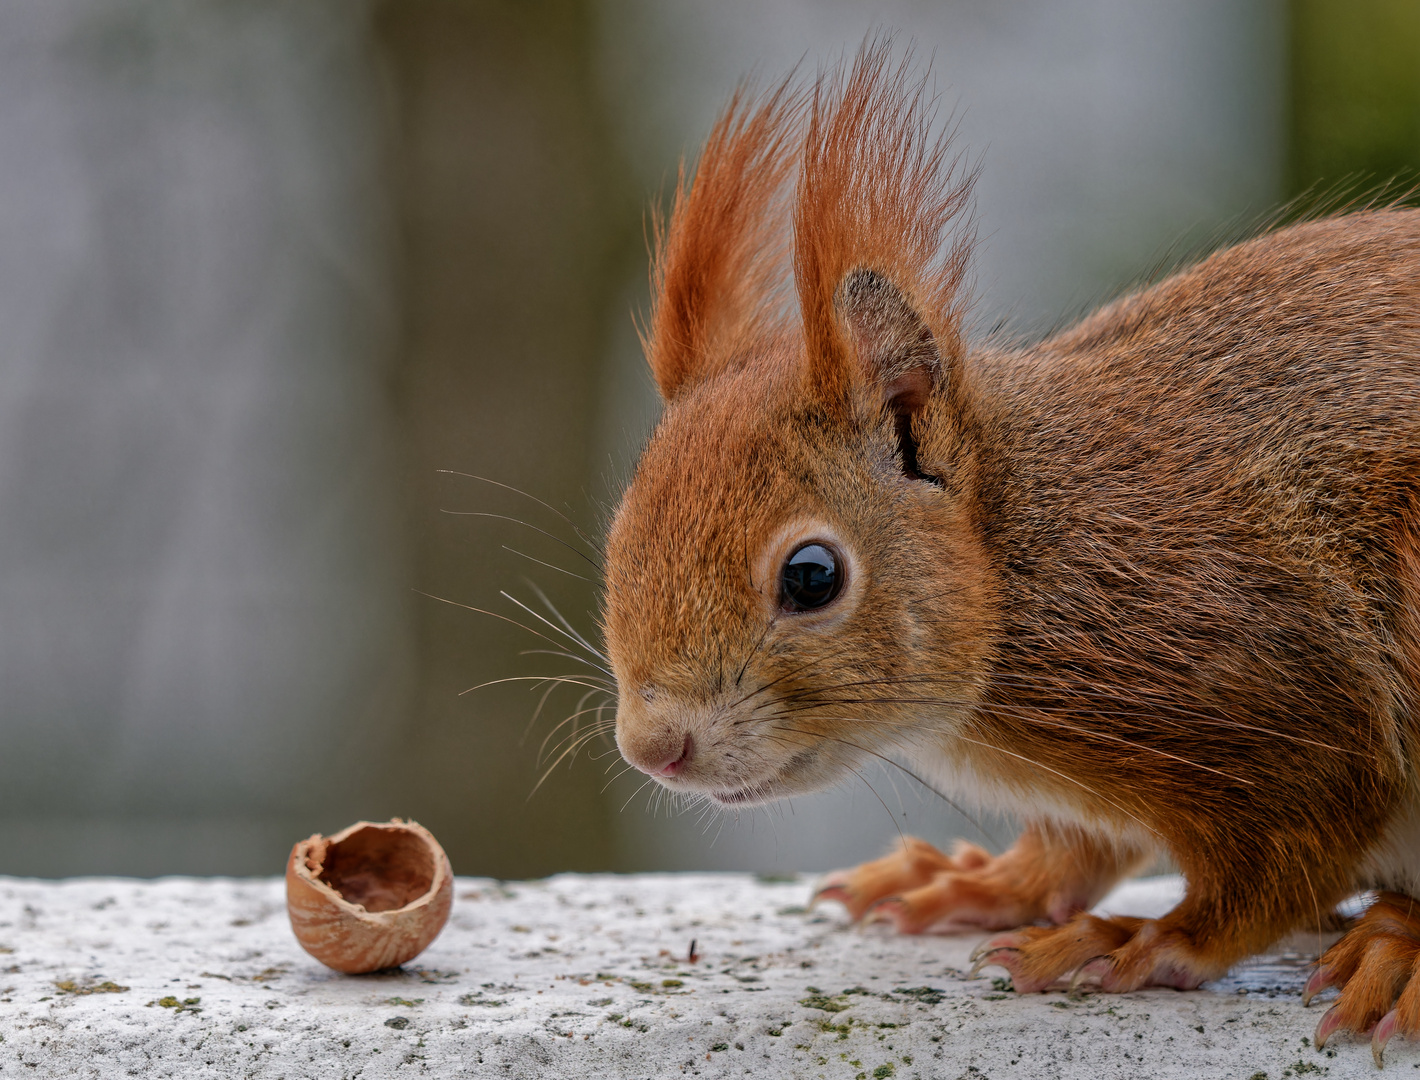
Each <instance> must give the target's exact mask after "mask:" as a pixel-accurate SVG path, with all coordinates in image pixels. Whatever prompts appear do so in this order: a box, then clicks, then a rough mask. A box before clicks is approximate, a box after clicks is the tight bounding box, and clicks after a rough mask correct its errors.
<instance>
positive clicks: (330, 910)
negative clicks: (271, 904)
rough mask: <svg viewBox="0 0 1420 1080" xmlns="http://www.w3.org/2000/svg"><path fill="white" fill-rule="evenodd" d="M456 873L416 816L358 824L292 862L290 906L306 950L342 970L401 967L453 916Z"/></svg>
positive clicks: (313, 840)
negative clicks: (407, 818)
mask: <svg viewBox="0 0 1420 1080" xmlns="http://www.w3.org/2000/svg"><path fill="white" fill-rule="evenodd" d="M453 899H454V874H453V869H452V868H451V867H450V866H449V857H448V856H447V855H445V854H444V849H443V848H441V847H440V846H439V842H438V841H437V840H435V839H434V836H433V834H432V833H430V832H429V830H428V829H426V828H424V827H423V826H422V825H420V824H418V823H417V822H413V821H401V820H400V819H399V818H395V819H393V820H392V821H386V822H373V821H357V822H356V823H355V824H354V825H351V826H350V827H349V828H347V829H342V830H341V831H340V832H338V833H336V834H335V835H334V836H321V835H320V834H319V833H317V834H316V835H315V836H312V837H310V839H308V840H302V841H300V842H299V843H298V844H296V846H295V847H293V848H292V849H291V857H290V858H289V859H288V860H287V861H286V910H287V913H288V914H289V915H290V917H291V929H292V930H293V931H294V932H295V935H296V940H297V941H299V942H300V943H301V947H302V948H303V949H305V950H306V952H308V953H310V954H311V955H312V956H314V957H315V958H316V959H317V960H319V961H320V962H321V963H322V964H325V965H326V966H327V967H332V968H334V969H335V970H336V971H343V972H346V973H347V974H350V975H359V974H363V973H365V972H368V971H379V970H380V969H381V968H389V967H397V966H398V965H400V964H403V963H406V962H407V961H409V960H413V959H414V958H415V957H416V956H418V955H419V954H420V953H421V952H423V951H424V950H425V948H427V947H428V945H429V943H430V942H432V941H433V940H434V939H435V938H436V937H438V936H439V931H440V930H442V929H443V928H444V924H445V923H446V922H448V920H449V908H450V907H451V906H452V904H453Z"/></svg>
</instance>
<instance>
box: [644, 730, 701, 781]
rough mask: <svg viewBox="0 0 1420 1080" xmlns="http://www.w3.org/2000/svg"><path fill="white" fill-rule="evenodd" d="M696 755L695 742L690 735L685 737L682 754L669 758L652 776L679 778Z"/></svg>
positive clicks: (681, 749) (681, 748)
mask: <svg viewBox="0 0 1420 1080" xmlns="http://www.w3.org/2000/svg"><path fill="white" fill-rule="evenodd" d="M694 755H695V740H694V739H692V738H691V737H690V735H689V734H687V735H686V736H685V742H683V743H682V744H681V747H680V753H679V754H676V755H674V756H673V757H669V758H667V759H666V760H665V761H664V762H662V763H661V765H660V766H659V767H658V768H657V769H656V770H655V771H654V772H653V773H652V774H651V775H652V776H678V775H679V774H680V773H682V772H684V771H685V767H686V766H687V765H689V764H690V759H691V758H692V757H693V756H694Z"/></svg>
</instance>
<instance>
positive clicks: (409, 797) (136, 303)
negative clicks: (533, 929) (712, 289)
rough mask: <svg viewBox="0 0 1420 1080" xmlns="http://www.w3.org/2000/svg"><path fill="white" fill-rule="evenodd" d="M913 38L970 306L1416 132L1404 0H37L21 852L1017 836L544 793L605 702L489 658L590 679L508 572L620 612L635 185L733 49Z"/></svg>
mask: <svg viewBox="0 0 1420 1080" xmlns="http://www.w3.org/2000/svg"><path fill="white" fill-rule="evenodd" d="M880 28H891V29H895V30H897V31H899V32H900V34H901V40H902V41H904V42H906V41H913V42H915V43H916V47H917V50H918V55H919V57H920V58H921V59H922V61H923V62H924V63H926V62H928V61H930V63H931V66H932V71H933V73H934V78H935V82H936V88H937V90H938V92H939V93H940V95H941V101H942V108H943V110H944V112H954V113H955V115H956V116H957V117H958V118H959V120H960V137H961V140H962V145H964V146H965V147H967V148H968V149H969V150H970V152H971V153H972V155H973V156H974V157H976V158H977V159H979V161H980V164H981V180H980V183H979V185H978V187H977V208H978V212H979V217H980V233H981V237H982V243H981V246H980V249H979V252H978V261H977V264H976V290H977V296H976V302H975V308H974V313H975V318H976V319H977V320H978V321H979V322H980V323H982V324H983V325H990V324H994V323H996V322H998V321H1000V320H1005V321H1006V322H1007V323H1008V324H1009V325H1011V326H1013V327H1015V328H1016V329H1017V330H1019V331H1020V332H1021V333H1024V334H1038V333H1041V332H1044V331H1045V330H1047V329H1049V328H1050V327H1051V326H1053V325H1056V324H1058V323H1060V322H1062V321H1064V320H1067V319H1069V318H1071V317H1073V316H1075V315H1077V314H1079V313H1081V312H1082V311H1083V310H1085V309H1086V308H1088V307H1089V306H1091V305H1093V304H1095V303H1097V302H1098V301H1100V300H1102V299H1105V298H1108V297H1109V296H1110V295H1112V294H1114V293H1116V292H1118V291H1119V290H1120V289H1122V288H1125V287H1127V286H1128V285H1129V283H1131V282H1133V281H1137V280H1139V279H1140V278H1141V277H1143V276H1145V275H1147V274H1149V273H1150V272H1151V270H1152V269H1153V268H1154V267H1156V266H1158V265H1159V264H1160V262H1161V261H1166V260H1167V259H1168V258H1170V254H1169V253H1170V252H1171V251H1176V250H1179V249H1180V247H1182V248H1183V249H1187V248H1189V247H1191V246H1196V245H1198V244H1201V243H1207V242H1208V240H1209V238H1210V237H1217V236H1223V235H1228V234H1229V233H1236V231H1237V230H1238V229H1240V228H1245V227H1246V226H1247V224H1248V223H1249V222H1252V221H1255V220H1256V219H1258V218H1259V217H1260V216H1262V215H1265V214H1266V213H1268V212H1269V211H1271V210H1273V209H1274V208H1276V207H1277V206H1278V205H1279V204H1281V203H1283V202H1284V201H1285V200H1287V199H1289V198H1291V197H1293V196H1296V195H1297V194H1299V193H1301V192H1305V191H1309V190H1310V191H1324V190H1327V189H1328V188H1330V187H1332V186H1333V185H1336V184H1338V183H1341V184H1343V185H1344V184H1346V183H1351V184H1356V183H1361V184H1363V185H1364V184H1372V183H1375V182H1378V181H1383V180H1386V179H1388V178H1390V177H1392V176H1396V175H1400V176H1406V175H1411V171H1412V170H1414V169H1416V168H1417V166H1420V5H1416V4H1414V3H1413V2H1412V0H1354V2H1348V3H1344V4H1343V3H1340V2H1329V0H1291V2H1284V0H1207V2H1203V0H1200V2H1194V3H1187V4H1184V3H1177V2H1174V0H1145V2H1139V0H940V2H935V3H929V2H910V0H892V2H889V0H881V2H862V0H757V2H751V0H717V2H716V3H714V4H708V3H696V2H694V0H6V2H5V3H4V4H3V5H0V147H3V152H0V873H8V874H23V875H69V874H89V873H122V874H137V875H153V874H163V873H225V874H267V873H277V872H279V871H280V869H281V867H282V865H283V860H284V858H285V855H286V852H287V851H288V850H289V847H290V845H291V844H292V843H293V842H294V841H295V840H297V839H299V838H301V837H304V836H306V835H309V834H310V833H312V832H315V831H323V832H328V831H333V830H335V829H338V828H340V827H342V826H343V825H345V824H348V823H349V822H351V821H353V820H356V819H357V818H361V817H368V818H384V817H388V816H390V815H395V814H399V815H405V816H410V817H414V818H417V819H418V820H420V821H421V822H423V823H425V824H426V825H428V826H429V827H430V828H431V829H433V831H434V832H435V833H436V835H438V836H439V837H440V839H441V840H442V841H443V843H444V845H445V846H446V848H447V849H448V851H449V854H450V856H451V858H452V861H453V864H454V867H455V868H456V870H457V871H459V872H461V873H468V874H488V875H495V876H500V877H524V876H535V875H542V874H547V873H551V872H554V871H557V870H569V869H575V870H644V869H682V868H742V869H753V870H757V871H761V872H774V871H786V870H816V869H824V868H827V867H830V866H834V865H844V864H848V863H852V862H854V861H857V860H860V859H863V858H868V857H872V856H873V855H875V854H877V853H878V852H879V851H880V850H881V849H882V848H883V847H884V845H886V844H887V843H888V842H889V841H890V839H891V838H893V837H894V836H896V835H897V830H898V829H902V830H904V831H912V832H918V833H921V834H923V835H926V836H928V837H929V838H932V839H936V840H939V841H945V840H946V839H948V838H949V837H951V836H953V835H957V834H961V835H966V836H968V837H970V838H972V839H976V840H978V841H980V840H982V839H983V832H984V834H985V838H986V842H987V843H988V846H999V845H1000V844H1001V843H1003V842H1005V841H1007V840H1009V838H1010V835H1011V829H1012V827H1013V826H1012V824H1011V823H1010V822H1005V821H982V822H980V823H973V822H969V821H967V820H966V819H964V818H962V817H961V816H959V815H958V814H957V812H956V811H954V810H953V809H952V808H951V807H949V806H947V805H946V804H944V803H943V802H942V800H940V799H939V798H937V797H935V796H933V795H931V794H930V793H927V792H923V791H921V790H918V789H916V788H915V787H914V786H913V785H912V784H911V783H910V782H906V781H904V780H903V779H902V778H901V777H900V776H897V777H894V776H893V775H891V774H890V773H888V772H882V773H878V774H870V775H869V776H868V777H867V781H866V782H865V783H857V782H856V781H855V784H856V786H847V787H845V788H844V789H843V790H841V791H836V792H831V793H826V794H824V795H821V796H816V797H813V798H806V799H798V800H794V801H793V802H792V803H791V804H785V805H782V806H779V807H775V808H772V809H768V810H760V811H755V812H753V813H748V812H746V813H742V814H740V815H739V816H738V817H733V816H731V817H704V816H702V815H699V814H696V813H687V814H683V815H678V816H677V815H673V814H670V813H668V812H667V811H666V810H665V809H664V808H660V809H659V812H655V808H654V807H652V805H651V800H649V799H648V793H647V792H646V790H644V789H643V788H642V787H641V785H639V784H638V783H637V782H636V781H635V780H634V779H633V778H631V777H626V776H621V775H619V774H620V773H621V767H620V765H619V760H618V759H617V758H616V756H615V754H614V752H612V751H611V748H610V745H609V744H607V743H593V744H591V745H589V746H588V747H587V748H586V749H585V750H584V751H583V752H582V753H581V754H580V755H578V756H577V758H576V760H575V761H574V762H571V763H569V762H567V761H564V762H562V763H561V764H559V765H558V766H557V767H556V768H555V769H553V771H552V772H551V773H550V774H549V775H548V776H547V778H546V780H545V782H543V783H542V784H541V786H538V781H539V777H540V776H541V775H542V772H543V766H542V765H541V764H540V744H541V743H542V741H543V740H544V738H545V737H547V736H548V735H549V733H553V734H552V742H551V743H549V744H548V745H549V746H555V744H556V742H557V739H558V737H559V734H561V733H554V729H555V727H556V724H557V722H558V721H559V720H561V719H562V718H563V717H565V716H568V715H569V714H570V713H573V712H574V711H576V710H578V709H585V708H591V707H594V706H596V705H598V704H599V703H600V701H601V699H600V698H598V697H596V696H593V697H592V698H590V699H587V700H585V701H584V700H581V699H582V693H581V691H580V690H579V688H576V687H562V688H560V689H554V691H553V693H552V694H551V696H550V697H549V698H548V700H547V702H546V705H545V707H544V708H543V710H542V713H541V715H540V716H539V717H538V718H537V719H535V720H534V719H533V714H534V710H535V709H536V707H537V704H538V701H539V698H540V697H541V696H542V693H543V690H544V689H545V687H543V686H542V685H541V684H538V683H535V682H526V681H513V682H500V683H496V684H494V685H491V686H484V687H482V688H480V689H476V690H471V691H470V688H472V687H476V686H479V684H483V683H486V682H488V681H489V680H499V679H521V678H526V677H532V676H539V675H546V674H575V673H576V672H577V668H578V665H577V664H576V663H575V662H573V661H571V660H565V659H562V658H558V657H554V656H548V655H523V652H524V650H528V649H538V648H549V647H550V646H548V644H547V643H546V642H545V641H543V640H540V639H539V638H538V637H536V636H534V635H533V634H532V633H529V632H525V631H524V630H523V629H520V628H518V627H517V626H514V625H512V624H511V623H508V622H503V621H500V620H499V619H498V618H496V617H494V616H493V615H489V614H482V613H480V612H478V611H475V610H471V609H474V608H479V609H484V610H485V611H488V612H492V613H495V614H496V615H501V616H505V617H507V618H509V619H514V620H517V621H520V622H522V623H524V624H527V625H528V626H531V627H533V628H535V629H537V630H539V631H542V632H543V633H545V634H547V636H548V637H551V638H553V639H557V638H559V634H558V632H557V631H555V630H553V629H551V628H549V627H548V626H546V625H544V624H542V623H540V622H538V621H536V619H537V616H535V615H533V614H531V613H529V612H527V611H524V610H521V609H520V608H519V607H517V606H516V605H515V604H514V603H513V602H512V601H511V600H509V599H507V598H505V597H504V596H502V595H500V594H501V593H502V592H505V591H506V592H507V593H509V594H510V595H511V596H513V597H516V598H517V600H519V601H521V602H522V603H525V604H527V605H529V606H530V607H532V608H533V609H534V610H536V611H538V612H539V613H540V614H541V615H543V616H545V617H547V618H549V619H552V621H553V622H555V621H556V620H555V619H553V617H552V616H551V615H549V614H548V613H547V611H546V610H545V609H544V608H542V607H541V606H540V605H541V601H540V600H539V598H538V590H542V591H543V592H545V594H546V596H547V598H548V599H549V600H550V601H551V602H552V603H553V604H555V605H556V607H557V608H558V610H560V611H561V612H563V613H564V614H565V615H566V617H567V619H568V620H569V621H570V623H571V624H572V625H573V626H574V627H575V628H576V629H577V630H578V631H579V632H581V633H586V634H591V633H592V632H593V631H594V627H595V610H596V584H595V576H596V575H595V571H594V570H593V569H592V567H591V566H590V564H589V562H588V560H587V559H586V558H584V557H583V555H585V554H592V553H593V550H594V545H595V542H596V538H597V537H598V536H599V535H600V532H601V530H602V528H603V526H604V523H605V521H606V519H607V515H608V512H609V509H610V507H611V506H612V505H613V504H614V501H615V497H616V492H617V491H618V490H619V488H620V485H621V484H622V483H623V482H624V480H625V478H626V476H627V474H628V471H629V469H630V467H631V464H632V463H633V462H634V460H635V455H636V452H637V449H638V447H639V446H640V445H641V443H642V442H643V440H644V439H645V437H646V435H647V433H648V431H649V430H650V427H651V425H652V424H653V423H654V421H655V418H656V415H657V409H658V406H657V402H656V398H655V395H654V393H653V390H652V386H651V382H650V379H649V377H648V376H647V374H646V373H645V371H644V370H643V361H642V359H641V357H640V354H639V349H638V346H637V343H636V336H635V332H634V328H633V323H632V313H633V311H636V310H638V309H644V307H645V304H646V287H645V278H646V245H645V239H644V237H645V217H644V210H643V208H644V207H645V206H646V205H647V203H648V200H650V199H651V198H652V197H653V196H655V195H656V194H657V193H660V192H664V191H665V190H666V188H667V184H668V182H669V181H670V180H671V179H672V178H673V177H674V175H675V168H676V162H677V159H678V157H679V156H680V155H681V154H682V153H687V152H688V153H691V154H693V152H694V150H695V148H696V147H697V145H698V143H699V141H700V140H701V138H702V137H703V136H704V134H705V132H706V130H707V129H708V127H709V125H710V123H711V122H712V120H713V117H714V116H715V113H716V111H717V110H718V109H719V108H720V106H721V105H722V104H723V102H724V101H725V99H726V97H727V95H728V94H729V92H730V90H731V89H732V88H733V86H734V85H735V83H736V81H737V80H738V79H740V78H741V77H742V76H744V75H746V74H750V73H759V75H760V76H761V77H763V78H765V79H770V78H775V77H777V76H779V75H780V74H781V73H782V72H784V71H786V70H788V69H789V68H791V67H792V66H793V65H794V64H796V63H800V64H801V65H802V67H801V70H803V71H805V72H807V73H812V72H814V71H816V70H820V69H822V68H823V67H825V66H828V65H831V64H833V63H835V62H836V61H837V60H838V59H839V58H840V57H842V56H843V55H844V54H845V53H847V54H848V55H851V53H852V51H853V50H854V49H855V48H856V47H857V45H858V44H859V42H860V41H861V40H862V39H863V37H864V35H865V34H866V33H868V32H870V31H872V30H874V29H880ZM475 477H483V478H486V479H485V480H480V479H476V478H475ZM489 481H494V482H496V483H490V482H489ZM498 485H508V487H509V488H516V489H520V490H521V491H522V492H526V493H527V495H526V496H525V495H520V494H517V493H516V492H514V491H511V490H508V488H505V487H501V486H498ZM539 500H540V501H539ZM543 503H545V504H547V505H546V506H545V505H542V504H543ZM563 515H565V519H564V517H563ZM567 519H570V521H569V520H567ZM574 525H575V528H574ZM577 530H580V531H581V533H584V534H585V535H586V536H587V537H589V538H590V542H588V541H586V540H584V539H582V537H581V536H580V535H579V533H578V531H577ZM548 534H551V535H548ZM574 549H577V550H574ZM579 551H580V554H579ZM574 651H575V650H574ZM465 691H469V692H465ZM582 719H583V720H586V719H588V717H582ZM567 730H569V729H567V728H564V729H562V733H565V732H566V731H567ZM544 760H545V759H544ZM535 788H536V790H534V789H535Z"/></svg>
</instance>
